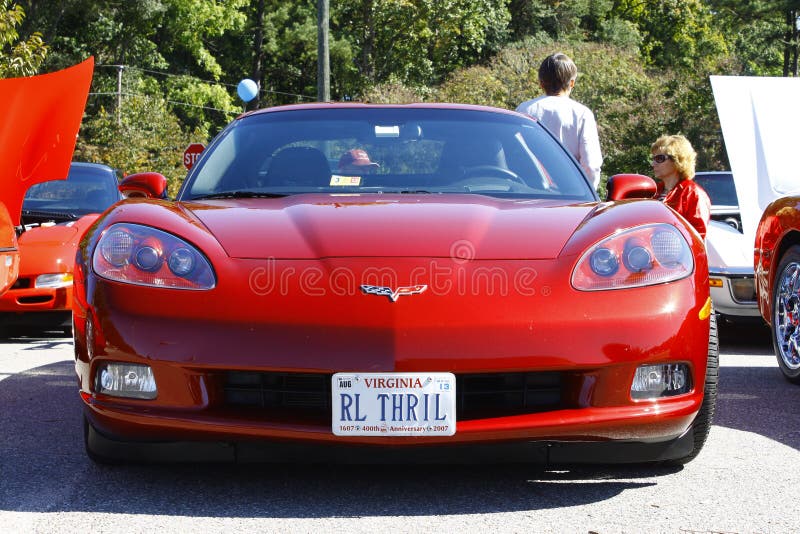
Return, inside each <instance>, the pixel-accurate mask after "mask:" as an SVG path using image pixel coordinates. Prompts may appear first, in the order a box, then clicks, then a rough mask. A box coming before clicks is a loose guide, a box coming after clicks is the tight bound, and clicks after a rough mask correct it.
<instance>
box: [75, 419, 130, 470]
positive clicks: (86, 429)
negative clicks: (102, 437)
mask: <svg viewBox="0 0 800 534" xmlns="http://www.w3.org/2000/svg"><path fill="white" fill-rule="evenodd" d="M96 432H97V431H96V430H95V429H94V428H93V427H92V424H91V423H90V422H89V420H88V419H87V418H86V416H85V415H84V416H83V445H84V447H85V449H86V456H88V457H89V459H90V460H91V461H93V462H94V463H96V464H100V465H118V464H120V463H122V462H120V461H119V460H117V459H115V458H111V457H110V456H106V455H104V454H101V453H100V452H99V451H97V450H95V449H94V446H93V439H92V437H93V434H96Z"/></svg>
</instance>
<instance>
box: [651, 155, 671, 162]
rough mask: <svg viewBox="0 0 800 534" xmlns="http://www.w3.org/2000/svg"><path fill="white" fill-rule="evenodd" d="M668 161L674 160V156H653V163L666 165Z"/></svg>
mask: <svg viewBox="0 0 800 534" xmlns="http://www.w3.org/2000/svg"><path fill="white" fill-rule="evenodd" d="M668 159H672V156H670V155H668V154H656V155H655V156H653V163H664V162H665V161H667V160H668Z"/></svg>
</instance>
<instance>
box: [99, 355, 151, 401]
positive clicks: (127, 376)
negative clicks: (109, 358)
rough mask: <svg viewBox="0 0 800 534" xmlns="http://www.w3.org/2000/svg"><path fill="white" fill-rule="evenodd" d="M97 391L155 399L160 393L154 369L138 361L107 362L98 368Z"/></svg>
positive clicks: (116, 395) (118, 395) (134, 397)
mask: <svg viewBox="0 0 800 534" xmlns="http://www.w3.org/2000/svg"><path fill="white" fill-rule="evenodd" d="M96 389H97V392H98V393H103V394H104V395H113V396H115V397H130V398H133V399H155V398H156V395H157V394H158V388H156V379H155V377H154V376H153V370H152V369H151V368H150V366H148V365H139V364H136V363H105V364H102V365H100V366H99V368H98V370H97V387H96Z"/></svg>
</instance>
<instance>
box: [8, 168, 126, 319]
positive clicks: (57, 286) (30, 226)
mask: <svg viewBox="0 0 800 534" xmlns="http://www.w3.org/2000/svg"><path fill="white" fill-rule="evenodd" d="M118 185H119V183H118V180H117V174H116V172H115V171H114V169H112V168H111V167H108V166H107V165H101V164H98V163H82V162H73V163H72V164H71V165H70V169H69V174H68V176H67V180H66V181H65V180H49V181H45V182H41V183H38V184H34V185H33V186H31V188H30V189H28V192H27V193H26V194H25V198H24V201H23V204H22V224H23V228H25V229H26V230H25V231H24V232H22V234H21V235H20V236H19V239H18V241H19V255H20V262H19V278H18V279H17V281H16V282H15V283H14V284H13V285H12V286H11V288H10V289H9V290H8V291H7V292H6V293H5V294H2V295H0V329H1V330H2V333H3V334H6V335H8V334H10V333H12V332H18V331H19V330H20V329H23V328H26V327H30V326H35V327H39V328H42V327H44V328H59V329H62V330H64V331H65V332H66V333H68V334H71V328H72V278H73V274H72V267H73V264H74V263H75V251H76V249H77V247H78V241H79V240H80V238H81V236H82V235H83V233H84V232H85V231H86V229H87V228H88V227H89V226H90V225H91V224H92V223H93V222H94V221H95V219H97V216H98V215H99V214H100V213H102V212H103V211H104V210H105V209H106V208H108V207H109V206H110V205H111V204H113V203H114V202H116V201H117V200H120V199H121V198H122V197H121V194H120V192H119V189H118Z"/></svg>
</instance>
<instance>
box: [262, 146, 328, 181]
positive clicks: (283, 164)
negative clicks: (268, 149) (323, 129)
mask: <svg viewBox="0 0 800 534" xmlns="http://www.w3.org/2000/svg"><path fill="white" fill-rule="evenodd" d="M330 182H331V168H330V165H329V164H328V159H327V158H326V157H325V154H323V153H322V152H321V151H320V150H318V149H316V148H313V147H305V146H302V147H301V146H297V147H289V148H284V149H283V150H281V151H280V152H278V153H277V154H275V156H273V158H272V161H271V162H270V164H269V170H268V171H267V183H268V185H273V186H292V185H297V186H307V187H324V186H328V185H330Z"/></svg>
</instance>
